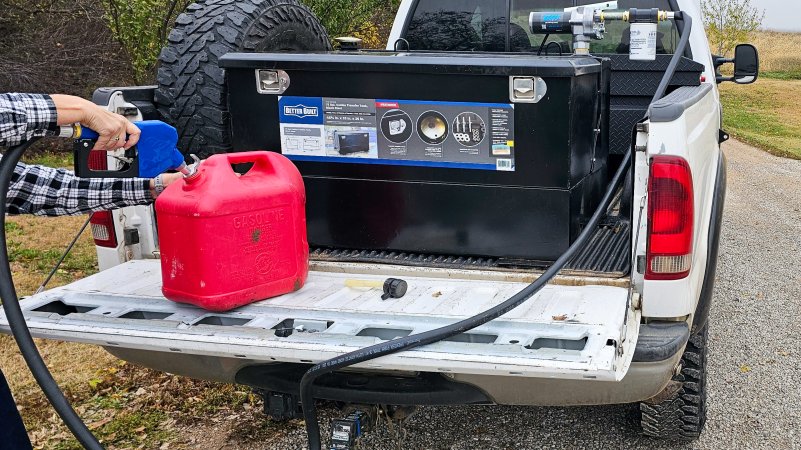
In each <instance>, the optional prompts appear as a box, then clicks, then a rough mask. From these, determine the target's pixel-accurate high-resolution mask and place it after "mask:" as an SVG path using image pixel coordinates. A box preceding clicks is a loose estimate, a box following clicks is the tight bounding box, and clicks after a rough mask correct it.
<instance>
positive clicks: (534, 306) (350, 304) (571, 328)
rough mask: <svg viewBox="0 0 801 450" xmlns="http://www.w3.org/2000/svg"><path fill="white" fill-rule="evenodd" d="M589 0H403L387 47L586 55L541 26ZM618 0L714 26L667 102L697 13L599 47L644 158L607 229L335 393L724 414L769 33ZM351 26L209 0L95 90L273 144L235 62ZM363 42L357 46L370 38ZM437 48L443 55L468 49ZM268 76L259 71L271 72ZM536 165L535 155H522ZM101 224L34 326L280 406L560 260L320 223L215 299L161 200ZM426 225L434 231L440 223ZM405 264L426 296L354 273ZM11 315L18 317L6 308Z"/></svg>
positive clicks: (630, 139)
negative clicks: (729, 150) (91, 258)
mask: <svg viewBox="0 0 801 450" xmlns="http://www.w3.org/2000/svg"><path fill="white" fill-rule="evenodd" d="M576 3H577V2H574V1H570V0H506V1H496V0H436V1H435V0H403V1H402V4H401V6H400V9H399V11H398V14H397V17H396V19H395V23H394V26H393V28H392V32H391V35H390V38H389V43H388V45H387V51H386V52H385V53H384V54H377V55H376V56H374V57H376V58H395V59H400V57H399V56H398V55H399V52H400V53H404V52H405V53H404V54H405V55H406V56H408V55H410V54H411V55H415V54H416V52H420V55H422V56H419V58H421V59H419V60H416V61H417V62H420V61H423V62H425V61H426V59H425V58H437V57H439V58H442V56H443V55H445V56H448V55H451V56H452V57H453V58H456V59H458V58H457V57H458V56H459V55H462V56H463V55H464V54H465V53H469V54H470V55H472V56H473V57H479V58H481V57H484V56H486V57H492V58H497V59H496V61H503V58H506V59H508V60H509V61H538V62H537V63H536V64H539V63H540V62H542V61H545V63H544V64H551V63H549V62H548V61H557V62H558V61H572V62H570V64H571V65H574V66H578V65H580V64H585V63H586V65H588V67H589V65H591V64H590V63H588V62H586V61H585V60H581V61H579V60H577V59H571V58H573V56H568V55H570V54H571V38H572V36H570V35H567V36H565V35H559V34H552V35H547V34H542V33H539V34H535V33H534V32H533V31H532V30H531V29H530V28H529V27H528V24H529V15H530V13H531V12H533V11H554V10H556V11H563V10H564V9H565V8H571V7H575V6H577V5H576ZM618 3H619V5H618V6H619V8H620V9H623V10H625V9H628V8H653V7H656V8H659V9H661V10H666V11H683V12H684V13H685V14H687V15H689V16H691V17H692V18H694V19H695V24H696V26H695V27H693V28H692V31H691V34H690V38H689V48H687V49H686V51H685V52H684V54H683V57H682V58H681V61H680V64H679V66H678V68H677V70H676V73H675V75H674V77H673V79H672V80H671V82H670V84H669V88H668V92H667V95H666V96H665V97H664V98H662V99H660V100H659V101H657V102H656V103H653V104H651V97H652V96H653V95H654V93H655V92H656V88H657V85H658V84H659V81H660V79H661V78H662V77H663V75H664V73H665V70H666V68H667V66H668V62H669V60H670V59H671V55H672V54H673V53H674V50H675V49H676V46H677V43H678V41H679V37H680V35H681V33H682V30H683V27H684V25H685V24H684V21H683V20H669V21H665V22H663V23H662V24H660V25H659V29H658V33H657V34H656V38H657V40H658V45H657V53H658V54H657V57H656V59H655V60H654V61H632V60H630V58H629V46H630V45H631V40H630V39H629V29H628V28H626V26H625V24H623V26H617V25H615V26H613V25H612V24H609V25H608V26H607V27H606V30H605V31H606V39H604V40H603V41H598V42H592V43H591V45H590V53H591V54H592V55H593V57H597V58H599V59H603V60H604V61H605V62H604V63H603V64H606V65H608V66H609V68H610V71H609V74H610V77H611V80H609V90H608V97H609V98H608V101H609V103H608V105H609V106H608V120H604V121H602V122H599V124H596V126H597V127H598V129H597V130H596V131H597V133H598V134H599V135H600V136H602V137H601V139H602V140H603V139H605V140H606V142H608V154H609V156H608V158H605V160H606V166H605V168H604V170H605V171H606V172H604V173H607V172H608V173H612V172H614V171H615V169H616V168H617V166H618V165H620V162H621V161H622V160H623V157H622V155H624V154H625V153H626V152H629V151H632V152H633V154H634V157H633V160H632V165H631V172H630V175H629V176H628V179H627V181H626V183H625V186H624V187H623V188H622V189H621V190H620V192H619V193H618V199H617V201H616V206H615V207H614V208H612V209H611V210H610V212H609V214H608V216H607V217H606V218H605V219H604V221H603V222H602V224H601V225H600V226H599V227H598V229H597V230H596V231H595V232H594V234H593V237H592V239H591V241H590V244H589V246H588V247H587V248H585V249H583V251H581V252H580V254H579V255H578V256H577V257H576V258H574V259H573V260H572V261H571V262H570V263H569V264H568V267H567V268H566V269H565V270H563V271H562V272H561V274H560V275H559V276H558V277H556V278H555V279H553V281H552V282H551V283H550V284H548V285H547V286H546V287H545V288H544V289H542V290H541V291H540V292H539V293H537V294H536V295H535V296H534V297H532V298H531V299H530V300H528V301H527V302H526V303H525V304H523V305H522V306H520V307H518V308H516V309H514V310H513V311H512V312H510V313H508V314H505V315H504V316H502V317H501V318H499V319H497V320H494V321H492V322H489V323H487V324H486V325H483V326H481V327H479V328H476V329H474V330H472V331H469V332H467V333H464V334H461V335H458V336H456V337H454V338H450V339H448V340H446V341H443V342H438V343H436V344H432V345H429V346H425V347H422V348H417V349H414V350H412V351H408V352H402V353H397V354H393V355H390V356H385V357H382V358H379V359H376V360H373V361H369V362H366V363H362V364H359V365H356V366H354V367H352V368H350V369H349V370H347V371H343V372H337V373H333V374H330V375H327V376H325V377H323V378H321V379H319V380H318V383H317V388H316V390H315V396H316V397H317V398H322V399H332V400H338V401H342V402H350V403H357V404H384V405H453V404H501V405H601V404H613V403H638V402H639V404H640V411H641V413H642V419H641V423H642V428H643V432H644V433H645V434H647V435H650V436H655V437H661V438H669V439H683V440H691V439H694V438H697V437H698V436H699V434H700V433H701V431H702V429H703V427H704V423H705V420H706V395H707V393H706V391H707V387H706V376H707V375H706V368H707V329H708V323H709V320H710V319H711V318H710V317H709V310H710V304H711V303H712V301H713V291H714V288H713V287H714V281H715V266H716V263H717V254H718V241H719V236H720V229H721V226H722V220H721V216H722V212H723V204H724V198H725V194H726V164H725V158H724V155H723V153H722V152H721V150H720V143H721V142H722V141H723V140H725V139H726V138H727V137H726V135H725V133H724V132H723V131H722V130H721V114H722V111H721V105H720V101H719V98H718V89H717V84H718V83H720V82H722V81H736V82H738V83H748V82H753V81H754V80H755V79H756V76H757V67H758V62H757V56H756V52H755V50H754V48H753V47H751V46H741V47H739V48H738V50H737V55H736V60H723V59H721V58H717V57H715V56H713V55H712V54H711V52H710V48H709V45H708V43H707V38H706V35H705V33H704V29H703V27H702V26H700V23H701V11H700V7H699V4H698V2H697V1H694V0H673V1H668V0H630V1H625V0H621V1H620V2H618ZM440 19H441V20H440ZM498 24H501V26H500V27H499V26H498ZM465 30H468V31H465ZM610 43H611V44H610ZM329 45H330V44H329V41H328V37H327V36H326V34H325V31H324V30H322V28H321V27H320V26H319V25H318V24H317V22H316V21H315V19H314V18H313V17H310V16H309V15H308V12H307V10H305V9H304V8H302V7H300V6H299V5H297V4H296V3H295V2H293V1H275V0H265V1H260V2H256V1H249V0H241V1H238V2H230V1H222V0H206V1H200V2H198V3H197V4H193V5H192V6H190V7H189V9H188V10H187V12H185V13H184V14H182V15H181V16H180V17H179V18H178V20H177V25H176V29H175V30H174V31H173V32H172V33H171V34H170V39H169V44H168V46H167V47H166V48H165V49H164V50H163V52H162V54H161V68H160V69H159V76H158V80H159V85H158V86H146V87H127V88H102V89H99V90H98V91H97V92H96V93H95V96H94V101H95V102H96V103H99V104H101V105H106V106H108V108H109V109H110V110H112V111H116V112H120V113H123V114H125V115H127V116H129V117H130V118H131V119H132V120H137V119H139V120H141V119H151V118H157V119H164V120H167V121H169V122H171V123H172V124H174V125H175V126H176V128H178V130H179V133H180V136H181V143H180V145H179V147H180V148H181V149H182V150H183V151H185V152H186V153H187V154H189V153H196V154H199V155H200V156H207V155H209V154H211V153H216V152H222V151H232V150H233V151H239V150H251V149H253V148H243V147H244V145H240V144H238V143H237V142H242V139H243V138H242V134H243V133H242V131H241V127H240V129H238V128H237V120H238V119H237V117H241V116H242V114H243V113H242V111H236V110H235V108H237V106H236V105H235V104H234V102H235V96H234V93H233V89H234V85H233V84H232V83H233V82H232V80H233V78H232V77H233V75H231V74H233V73H234V72H233V71H234V69H235V68H236V67H234V66H236V64H235V62H236V61H235V62H234V63H232V62H231V61H233V60H234V59H236V58H237V57H236V56H234V57H231V55H230V54H231V53H234V54H235V55H238V53H236V52H255V53H253V54H254V55H258V54H260V53H264V52H266V51H268V50H291V51H295V52H299V51H318V50H328V49H329V48H330V47H329ZM342 53H345V52H342ZM357 53H362V52H357ZM363 53H365V54H368V55H366V56H365V57H370V55H369V53H370V52H363ZM390 53H391V55H390V56H387V55H389V54H390ZM226 54H228V55H227V56H224V55H226ZM353 54H354V53H347V54H346V55H343V56H342V57H345V58H351V57H353V58H357V59H358V57H360V56H358V55H357V56H355V57H354V56H352V55H353ZM240 56H241V55H240ZM326 57H330V58H337V57H338V56H337V54H336V53H331V54H328V55H327V56H326ZM525 58H529V59H525ZM299 59H302V58H299ZM357 59H354V60H353V61H355V62H354V64H356V63H358V61H360V60H357ZM239 60H243V61H244V60H246V59H245V58H244V57H241V58H239ZM239 60H237V61H239ZM226 61H228V62H226ZM382 61H385V60H382ZM437 61H441V66H439V67H440V68H445V69H442V70H446V69H447V67H448V65H449V64H451V63H449V62H447V61H446V60H444V59H440V60H437ZM577 61H578V62H577ZM724 62H728V63H732V62H734V63H735V78H732V79H730V80H729V79H726V78H724V77H722V76H721V75H720V74H719V72H718V70H717V68H718V67H719V66H720V65H721V64H722V63H724ZM243 64H244V63H243ZM553 64H556V62H554V63H553ZM559 64H561V63H559ZM592 64H595V63H594V62H592ZM524 65H525V64H522V65H520V66H519V67H523V66H524ZM221 66H223V67H222V68H221ZM519 67H518V68H519ZM599 67H600V66H599ZM520 70H521V71H522V72H519V73H522V74H525V73H524V72H525V69H524V68H523V69H520ZM588 70H589V69H588ZM598 70H601V69H598ZM288 72H289V74H290V76H294V75H293V72H292V71H288ZM247 74H249V75H248V76H250V77H251V78H252V77H253V71H252V70H249V71H248V72H247ZM527 75H537V73H532V74H527ZM237 83H239V81H237ZM240 84H241V83H240ZM240 84H238V85H237V89H240V88H241V89H245V88H247V89H252V91H253V92H252V98H257V97H258V96H259V95H263V94H258V93H257V92H256V91H257V86H256V83H253V84H249V83H244V84H245V85H247V86H246V87H241V85H240ZM368 84H369V83H368ZM355 88H359V86H356V87H355ZM241 89H240V90H241ZM364 89H368V86H367V85H366V84H365V85H364ZM557 91H558V90H557V89H554V93H553V94H551V92H550V91H549V92H548V94H545V93H543V100H542V101H543V102H547V101H550V100H554V99H557V95H558V92H557ZM364 97H365V98H377V97H370V96H368V95H365V96H364ZM258 98H261V97H258ZM567 100H568V102H569V101H570V99H567ZM554 101H555V100H554ZM512 103H514V101H512ZM229 106H230V110H229ZM518 106H519V105H518ZM518 110H519V111H522V110H523V107H522V106H519V107H518ZM519 111H518V112H519ZM644 117H645V119H643V118H644ZM457 126H458V122H457ZM471 126H472V125H471ZM517 126H518V127H520V126H522V125H521V123H518V125H517ZM232 130H233V131H232ZM517 131H518V132H519V133H520V134H522V131H520V130H517ZM232 136H233V138H232ZM604 136H605V137H604ZM245 140H246V139H245ZM518 141H519V142H518V146H519V148H516V149H515V151H516V152H520V153H519V154H521V155H522V154H523V153H524V152H525V151H526V150H525V149H524V148H520V146H522V145H523V144H522V143H521V142H522V138H519V139H518ZM267 149H268V150H270V148H267ZM272 150H277V149H272ZM521 158H522V157H521ZM104 162H105V163H107V164H108V165H109V166H113V165H115V164H118V160H117V159H114V158H108V159H107V160H106V161H104V160H103V158H101V160H100V161H99V166H98V168H101V167H100V166H102V165H103V164H104ZM522 164H523V160H522V159H520V160H519V162H518V167H520V166H521V165H522ZM304 167H306V166H302V165H301V172H302V173H303V174H304V176H306V175H307V173H306V172H304V170H305V169H304ZM446 170H450V169H446ZM312 178H313V177H310V178H309V179H308V180H307V183H309V185H308V186H309V187H307V190H309V193H308V195H309V204H310V205H311V204H312V202H313V201H314V202H317V201H316V200H313V196H314V195H315V193H314V191H313V186H315V185H313V184H311V183H312V181H314V180H312ZM604 180H605V179H604ZM317 203H319V202H317ZM463 207H464V208H478V209H481V208H489V207H490V205H476V204H472V205H467V204H465V205H463ZM527 207H528V206H525V205H520V208H521V209H525V208H527ZM530 207H532V208H536V207H537V206H530ZM310 208H311V206H310ZM312 212H313V211H311V210H310V212H309V214H312ZM313 220H316V219H313V218H310V233H311V232H312V231H313V229H314V227H313ZM92 231H93V234H94V237H95V241H96V244H97V246H98V247H97V252H98V260H99V264H100V269H101V272H100V273H98V274H96V275H93V276H90V277H88V278H86V279H83V280H80V281H77V282H74V283H72V284H69V285H67V286H64V287H60V288H56V289H52V290H49V291H46V292H42V293H40V294H37V295H34V296H33V297H30V298H28V299H26V300H25V301H23V302H22V305H23V308H24V310H25V313H26V317H27V319H28V324H29V327H30V329H31V331H32V333H33V334H34V335H35V336H38V337H42V338H47V339H57V340H64V341H73V342H83V343H89V344H95V345H100V346H102V347H104V348H105V349H107V350H108V351H109V352H110V353H112V354H113V355H115V356H118V357H119V358H122V359H124V360H126V361H130V362H133V363H135V364H140V365H143V366H146V367H151V368H155V369H158V370H162V371H166V372H170V373H175V374H181V375H186V376H189V377H195V378H202V379H208V380H217V381H222V382H228V383H241V384H245V385H249V386H252V387H254V388H257V389H258V390H259V391H260V392H262V393H264V395H265V402H266V404H265V408H266V410H267V411H268V412H269V413H270V414H273V415H274V416H276V417H291V416H293V415H294V414H295V413H296V409H297V401H298V400H297V395H298V383H299V380H300V377H301V376H302V375H303V373H304V371H305V370H306V369H307V368H308V367H309V366H311V365H312V364H315V363H318V362H321V361H324V360H327V359H329V358H332V357H335V356H338V355H341V354H343V353H346V352H349V351H353V350H356V349H359V348H363V347H367V346H370V345H372V344H375V343H377V342H381V341H382V340H391V339H394V338H397V337H400V336H407V335H410V334H415V333H420V332H423V331H427V330H431V329H434V328H437V327H440V326H442V325H446V324H449V323H452V322H455V321H457V320H459V319H463V318H465V317H468V316H471V315H473V314H475V313H478V312H480V311H482V310H485V309H488V308H489V307H491V306H493V305H495V304H497V303H500V302H501V301H503V300H504V299H506V298H508V297H510V296H511V295H513V294H514V293H516V292H517V291H519V290H520V289H521V288H522V287H524V286H526V285H527V284H528V283H530V282H531V281H532V280H534V279H536V278H538V277H539V276H540V274H542V273H543V268H544V267H545V266H543V265H538V264H536V263H531V264H525V263H519V264H509V263H504V260H503V258H498V257H496V256H493V255H489V256H482V255H473V256H471V255H461V254H445V253H443V252H424V251H420V252H413V251H409V250H408V249H407V248H404V247H403V246H404V245H407V244H405V243H404V244H398V246H397V247H393V244H391V243H390V244H387V247H386V248H383V249H382V248H369V249H365V248H353V247H345V248H338V247H336V246H332V245H330V244H328V243H326V244H325V245H316V244H315V242H314V240H315V239H314V237H312V238H310V242H311V245H312V249H311V272H310V274H309V279H308V283H307V284H306V285H305V286H304V287H303V288H302V289H300V290H299V291H297V292H294V293H292V294H288V295H285V296H281V297H278V298H274V299H269V300H265V301H261V302H257V303H254V304H251V305H249V306H245V307H242V308H239V309H236V310H233V311H230V312H226V313H211V312H207V311H204V310H201V309H198V308H194V307H191V306H188V305H179V304H176V303H172V302H170V301H168V300H166V299H165V298H164V297H163V296H162V292H161V282H162V278H161V267H160V264H159V245H158V234H157V228H156V218H155V214H154V212H153V209H152V208H150V207H136V208H125V209H122V210H119V211H112V212H109V213H107V214H96V215H95V216H94V218H93V219H92ZM424 232H425V230H423V231H421V233H424ZM465 233H467V231H466V232H465ZM208 239H214V236H209V237H208ZM419 239H421V240H425V239H427V238H426V237H425V236H424V235H423V234H420V235H419ZM442 239H447V237H442ZM532 239H534V237H532ZM321 240H323V239H321ZM404 242H406V241H404ZM398 247H400V248H398ZM387 277H394V278H401V279H403V280H405V281H406V282H407V283H408V287H409V289H408V292H407V293H406V295H405V296H403V297H402V298H399V299H388V300H382V299H381V298H380V296H381V291H380V289H378V290H376V289H359V288H351V287H348V286H346V281H347V280H350V279H359V280H375V281H383V280H385V279H386V278H387ZM0 329H2V330H3V331H7V329H8V328H7V323H6V321H5V316H4V315H2V314H0Z"/></svg>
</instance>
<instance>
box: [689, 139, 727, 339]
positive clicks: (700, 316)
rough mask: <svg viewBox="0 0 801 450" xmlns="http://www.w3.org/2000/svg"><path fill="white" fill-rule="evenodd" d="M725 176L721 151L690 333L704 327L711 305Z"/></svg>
mask: <svg viewBox="0 0 801 450" xmlns="http://www.w3.org/2000/svg"><path fill="white" fill-rule="evenodd" d="M726 177H727V172H726V155H724V154H723V152H721V153H720V158H718V170H717V177H716V181H715V191H714V198H713V199H712V215H711V217H710V223H709V239H708V241H707V242H708V244H707V245H708V246H709V247H708V251H707V258H706V271H705V274H704V284H703V285H702V286H701V294H700V297H699V299H698V306H697V307H696V309H695V316H694V317H693V326H692V329H691V331H690V333H691V334H692V335H695V334H696V333H697V332H698V331H699V330H702V329H703V328H704V326H705V325H706V323H707V321H708V320H709V310H710V309H711V307H712V296H713V294H714V290H715V277H716V272H717V266H718V250H719V248H720V230H721V228H723V207H724V205H725V203H726Z"/></svg>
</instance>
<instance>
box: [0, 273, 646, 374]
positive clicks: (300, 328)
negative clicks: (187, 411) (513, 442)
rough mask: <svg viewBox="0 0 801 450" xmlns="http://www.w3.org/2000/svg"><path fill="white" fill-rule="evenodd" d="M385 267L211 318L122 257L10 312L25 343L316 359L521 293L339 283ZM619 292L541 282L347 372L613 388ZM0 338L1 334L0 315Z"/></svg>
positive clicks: (1, 321) (622, 363)
mask: <svg viewBox="0 0 801 450" xmlns="http://www.w3.org/2000/svg"><path fill="white" fill-rule="evenodd" d="M353 267H360V266H358V265H354V266H353ZM387 270H388V269H387V266H384V267H383V268H382V269H381V270H380V272H381V274H378V272H379V271H371V270H370V266H369V265H365V266H363V267H360V270H359V272H358V273H354V272H353V271H351V272H348V271H342V270H338V271H330V272H329V271H312V272H311V273H310V274H309V281H308V283H307V284H306V286H304V287H303V288H302V289H301V290H300V291H298V292H295V293H292V294H288V295H285V296H282V297H278V298H274V299H270V300H265V301H261V302H258V303H254V304H252V305H248V306H245V307H242V308H239V309H237V310H234V311H231V312H227V313H211V312H208V311H204V310H202V309H199V308H195V307H192V306H187V305H180V304H176V303H173V302H171V301H169V300H166V299H165V298H164V297H163V296H162V294H161V269H160V263H159V261H154V260H151V261H132V262H129V263H126V264H123V265H121V266H117V267H115V268H112V269H109V270H106V271H104V272H101V273H99V274H96V275H94V276H91V277H88V278H86V279H83V280H80V281H78V282H75V283H72V284H70V285H67V286H64V287H61V288H57V289H53V290H50V291H46V292H43V293H41V294H38V295H35V296H33V297H30V298H28V299H26V300H24V301H23V302H22V305H23V309H24V310H25V314H26V317H27V319H28V325H29V327H30V328H31V331H32V333H33V334H34V335H35V336H37V337H43V338H49V339H58V340H65V341H75V342H84V343H90V344H96V345H101V346H106V347H122V348H134V349H141V350H151V351H158V352H165V353H171V352H180V353H190V354H199V355H207V356H221V357H228V358H232V357H236V358H242V359H246V360H251V361H254V362H255V363H258V362H273V361H280V362H296V363H299V362H302V363H310V362H315V363H316V362H319V361H323V360H325V359H329V358H332V357H335V356H338V355H341V354H343V353H346V352H349V351H353V350H356V349H359V348H362V347H366V346H369V345H372V344H375V343H377V342H380V341H381V340H382V339H383V340H386V339H392V338H395V337H398V336H405V335H408V334H412V333H420V332H423V331H426V330H430V329H433V328H437V327H440V326H443V325H446V324H449V323H452V322H455V321H457V320H459V319H462V318H465V317H469V316H471V315H474V314H476V313H479V312H481V311H483V310H486V309H488V308H490V307H491V306H493V305H496V304H498V303H500V302H502V301H504V300H506V299H507V298H509V297H510V296H512V295H513V294H515V293H516V292H518V291H519V290H520V289H522V288H523V287H525V286H526V283H524V282H512V281H497V280H481V279H467V278H458V277H457V276H458V275H459V274H458V273H456V274H455V275H448V276H447V277H433V276H431V275H430V274H425V273H420V274H418V275H419V276H414V275H413V274H409V270H408V269H405V272H406V273H403V274H402V275H400V277H402V278H403V279H404V280H406V281H407V282H408V285H409V290H408V292H407V294H406V295H405V296H404V297H403V298H400V299H389V300H381V298H380V297H381V290H380V289H365V288H349V287H346V286H345V281H346V280H348V279H357V280H378V281H383V280H384V279H385V278H386V277H387V276H386V275H385V274H384V273H385V272H387ZM399 270H400V269H399ZM390 272H391V270H390ZM628 295H629V292H628V290H627V289H626V288H623V287H610V286H575V287H574V286H556V285H549V286H547V287H545V288H544V289H543V290H542V291H540V292H539V294H537V295H536V296H535V297H534V298H532V299H530V300H529V301H528V302H526V303H525V304H523V305H522V306H520V307H519V308H517V309H515V310H514V311H512V312H510V313H508V314H506V315H505V316H503V317H501V318H500V319H498V320H495V321H493V322H490V323H489V324H487V325H484V326H482V327H479V328H477V329H475V330H473V331H471V332H469V333H467V334H463V335H460V336H457V337H455V338H453V339H451V340H449V341H445V342H440V343H436V344H433V345H429V346H426V347H423V348H419V349H416V350H412V351H408V352H403V353H398V354H394V355H389V356H385V357H382V358H379V359H376V360H374V361H369V362H367V363H364V364H361V365H359V366H357V367H363V368H375V369H382V370H403V371H426V372H453V373H471V374H487V375H515V376H528V377H560V378H572V379H583V378H589V379H599V380H609V381H619V380H620V379H622V378H623V376H624V375H625V373H626V371H627V370H628V367H629V364H630V362H631V358H632V355H633V352H634V347H635V345H636V337H637V333H638V327H639V317H638V313H636V312H635V311H633V310H632V309H631V308H630V307H629V302H628ZM0 330H2V331H4V332H8V326H7V321H6V318H5V315H4V314H2V313H0ZM167 357H168V356H167Z"/></svg>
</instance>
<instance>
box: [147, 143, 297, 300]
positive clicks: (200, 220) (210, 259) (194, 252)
mask: <svg viewBox="0 0 801 450" xmlns="http://www.w3.org/2000/svg"><path fill="white" fill-rule="evenodd" d="M242 163H253V167H252V168H251V169H250V171H248V172H247V173H246V174H244V175H242V176H241V177H240V176H237V174H236V173H235V172H234V170H233V169H232V167H231V165H232V164H242ZM305 203H306V193H305V189H304V186H303V179H302V178H301V176H300V173H299V172H298V169H297V168H295V166H294V165H293V164H292V162H290V161H289V160H288V159H286V158H285V157H284V156H281V155H280V154H278V153H273V152H248V153H232V154H224V155H214V156H212V157H210V158H209V159H207V160H206V161H204V162H203V163H202V164H201V165H200V169H199V172H198V174H197V175H196V176H195V177H194V178H191V179H185V180H183V181H180V182H176V183H173V184H172V185H170V186H169V187H168V188H167V189H165V191H164V192H163V193H162V194H161V195H159V197H158V199H157V200H156V214H157V218H158V234H159V245H160V247H161V271H162V279H163V282H164V286H163V288H162V292H163V293H164V296H165V297H167V298H168V299H170V300H173V301H176V302H182V303H191V304H193V305H197V306H200V307H202V308H205V309H209V310H212V311H225V310H229V309H232V308H236V307H238V306H242V305H245V304H248V303H252V302H254V301H258V300H263V299H266V298H269V297H275V296H277V295H281V294H286V293H288V292H292V291H296V290H298V289H300V288H301V286H303V283H304V282H305V281H306V276H307V275H308V272H309V245H308V242H307V240H306V213H305Z"/></svg>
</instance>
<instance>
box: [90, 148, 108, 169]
mask: <svg viewBox="0 0 801 450" xmlns="http://www.w3.org/2000/svg"><path fill="white" fill-rule="evenodd" d="M87 165H88V166H89V170H108V153H106V151H105V150H92V151H90V152H89V161H88V163H87Z"/></svg>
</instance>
